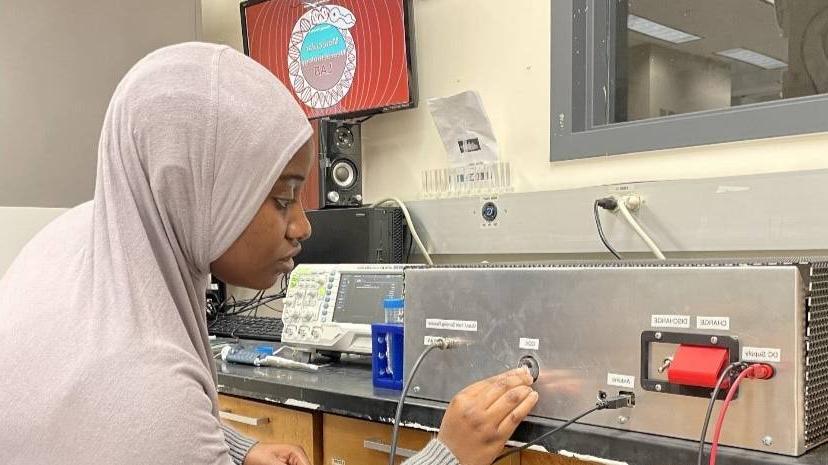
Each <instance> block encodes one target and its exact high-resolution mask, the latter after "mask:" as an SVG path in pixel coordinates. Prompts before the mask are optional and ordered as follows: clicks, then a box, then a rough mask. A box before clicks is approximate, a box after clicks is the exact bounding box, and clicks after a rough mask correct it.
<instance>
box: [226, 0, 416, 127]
mask: <svg viewBox="0 0 828 465" xmlns="http://www.w3.org/2000/svg"><path fill="white" fill-rule="evenodd" d="M241 20H242V35H243V39H244V52H245V53H246V54H247V55H249V56H250V57H251V58H253V59H254V60H256V61H258V62H259V63H261V64H262V65H264V66H265V67H266V68H267V69H269V70H270V71H271V72H273V74H275V75H276V77H278V78H279V79H280V80H281V81H282V82H284V83H285V85H286V86H287V88H288V89H289V90H291V91H292V92H293V94H294V96H295V97H296V101H297V102H299V104H300V105H301V106H302V109H303V110H304V111H305V113H306V114H307V115H308V118H311V119H313V118H322V117H327V118H332V119H349V118H355V117H360V116H365V115H371V114H375V113H380V112H387V111H392V110H399V109H403V108H411V107H415V106H416V105H417V90H416V89H417V86H416V77H415V66H414V51H413V45H414V29H413V15H412V11H411V0H327V1H326V0H303V1H302V0H248V1H245V2H242V3H241Z"/></svg>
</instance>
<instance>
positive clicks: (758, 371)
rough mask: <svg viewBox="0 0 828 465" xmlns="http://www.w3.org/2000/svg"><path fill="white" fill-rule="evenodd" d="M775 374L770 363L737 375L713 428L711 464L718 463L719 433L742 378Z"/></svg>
mask: <svg viewBox="0 0 828 465" xmlns="http://www.w3.org/2000/svg"><path fill="white" fill-rule="evenodd" d="M773 375H774V370H773V367H771V366H770V365H765V364H754V365H750V366H749V367H747V368H746V369H745V370H744V371H743V372H741V373H739V376H738V377H736V380H735V381H733V384H732V385H731V386H730V389H728V391H727V397H725V400H724V403H722V408H721V410H719V417H718V418H716V426H715V427H714V428H713V440H712V441H711V444H712V446H711V447H710V461H709V462H708V464H709V465H716V452H718V450H719V435H720V434H721V433H722V424H723V423H724V418H725V413H727V408H728V407H729V406H730V401H731V400H733V396H734V395H736V390H737V389H738V388H739V384H741V383H742V380H743V379H745V378H756V379H770V378H771V377H773Z"/></svg>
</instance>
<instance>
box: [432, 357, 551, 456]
mask: <svg viewBox="0 0 828 465" xmlns="http://www.w3.org/2000/svg"><path fill="white" fill-rule="evenodd" d="M531 385H532V376H531V375H530V374H529V371H528V370H526V369H525V368H518V369H516V370H512V371H508V372H506V373H503V374H500V375H498V376H495V377H492V378H489V379H484V380H483V381H479V382H477V383H475V384H472V385H471V386H469V387H467V388H465V389H463V390H462V391H460V393H459V394H457V395H456V396H455V397H454V399H452V401H451V404H449V407H448V409H447V410H446V415H445V416H444V417H443V423H442V425H441V426H440V433H439V435H438V436H437V437H438V439H440V441H442V442H443V444H445V445H446V446H448V448H449V449H450V450H451V452H452V453H454V456H455V457H457V460H459V461H460V463H461V464H463V465H491V463H492V461H493V460H494V459H495V457H497V455H498V454H499V453H500V452H501V451H502V450H503V447H504V446H505V445H506V441H507V440H508V439H509V438H510V437H511V436H512V433H514V431H515V428H517V426H518V425H519V424H520V422H521V421H523V419H524V418H525V417H526V415H528V414H529V411H531V410H532V408H533V407H534V406H535V404H536V403H537V402H538V393H537V392H535V391H534V390H533V389H532V388H531V387H530V386H531Z"/></svg>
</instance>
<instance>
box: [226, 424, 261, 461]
mask: <svg viewBox="0 0 828 465" xmlns="http://www.w3.org/2000/svg"><path fill="white" fill-rule="evenodd" d="M221 429H222V431H224V442H226V443H227V446H228V447H230V458H231V459H233V463H234V464H235V465H242V464H243V463H244V458H245V457H247V452H249V451H250V448H252V447H253V446H255V445H256V442H258V441H256V440H254V439H250V438H248V437H246V436H243V435H242V434H241V433H239V432H238V431H236V430H234V429H233V428H230V427H229V426H225V425H221Z"/></svg>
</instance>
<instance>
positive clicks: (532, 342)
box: [520, 337, 540, 350]
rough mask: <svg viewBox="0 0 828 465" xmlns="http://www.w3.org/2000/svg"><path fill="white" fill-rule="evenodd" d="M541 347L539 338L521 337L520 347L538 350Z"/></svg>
mask: <svg viewBox="0 0 828 465" xmlns="http://www.w3.org/2000/svg"><path fill="white" fill-rule="evenodd" d="M539 347H540V340H539V339H529V338H526V337H522V338H520V348H521V349H525V350H538V348H539Z"/></svg>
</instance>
